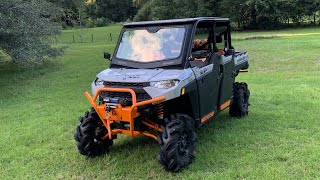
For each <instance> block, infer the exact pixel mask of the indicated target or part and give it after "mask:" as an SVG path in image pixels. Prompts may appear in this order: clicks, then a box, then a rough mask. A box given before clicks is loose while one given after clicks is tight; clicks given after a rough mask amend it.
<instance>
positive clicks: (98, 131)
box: [74, 110, 113, 157]
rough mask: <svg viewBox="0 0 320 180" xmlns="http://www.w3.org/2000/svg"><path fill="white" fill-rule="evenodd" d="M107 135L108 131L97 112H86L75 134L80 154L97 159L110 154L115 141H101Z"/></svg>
mask: <svg viewBox="0 0 320 180" xmlns="http://www.w3.org/2000/svg"><path fill="white" fill-rule="evenodd" d="M107 133H108V131H107V129H106V128H105V127H104V126H103V124H102V122H101V120H100V118H99V116H98V115H97V113H96V112H95V110H91V111H90V112H86V113H85V115H84V116H82V117H80V125H79V126H78V127H77V132H76V133H75V134H74V139H75V140H76V141H77V147H78V150H79V152H80V154H82V155H85V156H88V157H96V156H100V155H102V154H104V153H106V152H108V151H109V146H112V144H113V140H112V139H105V140H102V139H101V138H102V137H103V136H105V135H106V134H107Z"/></svg>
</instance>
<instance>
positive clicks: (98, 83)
mask: <svg viewBox="0 0 320 180" xmlns="http://www.w3.org/2000/svg"><path fill="white" fill-rule="evenodd" d="M103 83H104V81H103V80H102V79H99V78H97V79H96V80H95V81H94V84H95V85H96V86H102V85H103Z"/></svg>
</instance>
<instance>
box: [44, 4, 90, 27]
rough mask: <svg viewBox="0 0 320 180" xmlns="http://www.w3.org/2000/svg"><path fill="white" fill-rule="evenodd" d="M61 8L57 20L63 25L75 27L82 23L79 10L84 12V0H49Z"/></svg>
mask: <svg viewBox="0 0 320 180" xmlns="http://www.w3.org/2000/svg"><path fill="white" fill-rule="evenodd" d="M47 1H49V2H51V3H52V4H54V5H56V6H57V7H58V8H59V11H58V13H57V15H58V17H57V18H56V21H58V22H62V25H63V27H70V26H71V27H74V26H78V25H79V24H80V18H79V12H80V13H81V14H84V11H85V3H84V0H47Z"/></svg>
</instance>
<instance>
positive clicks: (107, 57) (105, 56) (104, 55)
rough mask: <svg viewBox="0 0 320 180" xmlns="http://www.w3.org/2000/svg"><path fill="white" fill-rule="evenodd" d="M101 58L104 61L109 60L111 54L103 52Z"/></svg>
mask: <svg viewBox="0 0 320 180" xmlns="http://www.w3.org/2000/svg"><path fill="white" fill-rule="evenodd" d="M103 57H104V58H105V59H108V60H111V54H110V53H108V52H104V53H103Z"/></svg>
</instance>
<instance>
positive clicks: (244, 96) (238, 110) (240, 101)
mask: <svg viewBox="0 0 320 180" xmlns="http://www.w3.org/2000/svg"><path fill="white" fill-rule="evenodd" d="M249 97H250V91H249V88H248V85H247V84H246V83H238V82H236V83H234V85H233V100H232V104H231V105H230V109H229V114H230V116H232V117H238V118H241V117H244V116H246V115H248V113H249V112H248V110H249V106H250V103H249Z"/></svg>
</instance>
